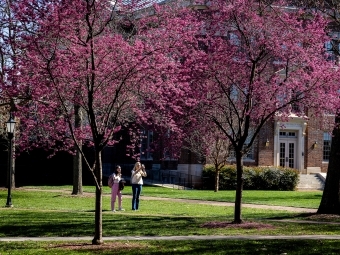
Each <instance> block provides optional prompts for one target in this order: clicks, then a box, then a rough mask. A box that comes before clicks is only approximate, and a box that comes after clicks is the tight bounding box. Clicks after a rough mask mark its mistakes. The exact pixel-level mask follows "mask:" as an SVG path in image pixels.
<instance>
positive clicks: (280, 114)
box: [196, 0, 339, 223]
mask: <svg viewBox="0 0 340 255" xmlns="http://www.w3.org/2000/svg"><path fill="white" fill-rule="evenodd" d="M201 19H202V20H204V21H205V26H204V29H202V30H203V32H202V33H203V34H204V35H205V39H204V41H202V42H203V45H204V47H202V49H203V50H204V51H205V52H206V56H205V58H204V59H202V60H201V62H204V63H205V64H206V66H205V68H204V69H201V70H200V69H197V70H196V71H197V72H199V74H198V75H197V83H196V84H197V90H199V91H204V92H205V93H202V95H201V110H200V111H198V112H199V113H200V114H201V115H204V116H206V122H202V123H201V124H202V125H215V126H216V127H217V128H218V129H219V130H220V132H222V133H223V135H224V136H225V137H226V138H227V139H228V140H229V141H230V144H231V146H232V149H233V150H234V152H235V159H234V160H235V161H236V165H237V188H236V197H235V211H234V223H242V218H241V204H242V190H243V156H244V155H245V154H246V153H247V152H248V151H249V150H250V149H251V147H252V146H253V144H254V141H255V139H256V137H257V136H258V134H259V132H260V130H261V128H262V127H263V126H264V125H265V123H266V122H267V121H269V120H271V119H276V120H281V121H287V120H289V118H290V116H291V114H292V113H294V114H296V115H298V116H300V117H305V110H306V109H307V108H313V109H314V111H315V112H316V113H322V112H323V111H330V110H331V109H332V108H333V107H334V105H335V103H336V102H337V100H338V96H339V95H338V91H339V88H338V84H337V83H336V82H334V75H335V73H336V72H337V70H336V69H334V68H333V63H331V62H327V61H326V57H327V56H326V54H325V51H324V42H325V41H326V40H327V36H326V34H325V25H326V21H325V20H324V19H323V18H322V17H321V16H320V15H318V14H317V13H308V14H307V13H304V12H303V11H301V10H298V9H292V8H288V7H287V8H286V6H285V4H284V3H281V2H275V3H272V4H266V2H263V1H254V0H227V1H226V0H216V1H212V2H209V4H208V5H207V8H206V9H205V10H202V11H201Z"/></svg>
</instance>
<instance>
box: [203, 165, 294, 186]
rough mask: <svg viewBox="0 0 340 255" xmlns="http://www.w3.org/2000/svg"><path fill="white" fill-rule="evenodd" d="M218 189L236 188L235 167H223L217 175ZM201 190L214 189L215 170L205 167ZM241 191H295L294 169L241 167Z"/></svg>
mask: <svg viewBox="0 0 340 255" xmlns="http://www.w3.org/2000/svg"><path fill="white" fill-rule="evenodd" d="M219 177H220V179H219V189H220V190H234V189H235V188H236V166H235V165H225V166H223V167H222V169H221V171H220V174H219ZM203 180H204V182H203V188H204V189H214V184H215V168H214V166H213V165H206V166H205V167H204V169H203ZM243 181H244V182H243V189H245V190H295V189H296V186H297V184H298V181H299V174H298V171H297V170H296V169H291V168H283V167H246V166H244V167H243Z"/></svg>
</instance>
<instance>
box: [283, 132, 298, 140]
mask: <svg viewBox="0 0 340 255" xmlns="http://www.w3.org/2000/svg"><path fill="white" fill-rule="evenodd" d="M280 137H282V138H294V137H296V132H293V131H280Z"/></svg>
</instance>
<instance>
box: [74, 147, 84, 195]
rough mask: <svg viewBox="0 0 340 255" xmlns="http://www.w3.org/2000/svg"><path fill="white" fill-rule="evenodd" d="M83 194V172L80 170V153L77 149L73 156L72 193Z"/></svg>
mask: <svg viewBox="0 0 340 255" xmlns="http://www.w3.org/2000/svg"><path fill="white" fill-rule="evenodd" d="M82 194H83V172H82V155H81V153H80V152H79V150H77V152H76V155H74V156H73V191H72V195H82Z"/></svg>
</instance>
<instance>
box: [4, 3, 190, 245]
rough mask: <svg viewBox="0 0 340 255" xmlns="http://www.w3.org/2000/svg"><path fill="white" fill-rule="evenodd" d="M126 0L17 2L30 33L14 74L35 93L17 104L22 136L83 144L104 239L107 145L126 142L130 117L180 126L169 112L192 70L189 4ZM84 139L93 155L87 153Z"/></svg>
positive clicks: (70, 146)
mask: <svg viewBox="0 0 340 255" xmlns="http://www.w3.org/2000/svg"><path fill="white" fill-rule="evenodd" d="M124 3H125V2H124V1H122V2H121V1H115V2H112V1H106V0H96V1H94V0H86V1H84V0H75V1H59V0H24V1H20V3H17V5H16V6H15V10H16V15H17V18H18V19H19V20H20V22H21V24H22V25H23V26H24V27H25V28H26V32H25V33H23V34H22V41H23V42H24V44H21V45H20V47H21V48H22V49H24V54H22V56H21V57H20V75H18V74H13V76H12V77H11V79H17V80H18V82H19V83H18V84H20V86H18V87H15V88H14V89H13V90H11V91H10V92H11V93H13V94H15V93H17V92H18V91H28V93H29V94H30V96H31V98H32V100H31V101H30V102H29V103H28V104H25V105H23V106H21V107H20V109H19V111H18V115H19V116H20V119H21V123H22V125H21V129H22V134H21V137H20V141H19V142H20V143H19V145H20V148H21V149H24V148H32V147H37V146H41V147H45V148H47V149H48V150H49V151H51V152H52V153H53V152H56V151H59V150H68V151H70V152H71V153H74V145H76V148H77V149H78V151H79V152H80V153H81V155H82V158H83V159H84V162H85V164H86V165H87V167H88V169H89V170H90V171H91V173H92V176H93V180H94V183H95V186H96V195H95V234H94V238H93V241H92V242H93V244H101V243H102V242H103V240H102V186H103V184H102V161H101V152H102V150H103V149H104V148H105V147H106V146H107V145H115V144H116V143H118V142H119V141H118V140H115V138H114V137H115V134H116V133H117V132H118V131H119V130H121V129H122V128H125V127H127V126H128V125H129V123H131V122H135V123H139V124H140V125H143V124H145V125H150V124H153V125H159V126H161V127H163V128H164V127H167V128H168V129H170V130H176V128H177V127H176V125H175V123H174V122H173V121H171V116H172V114H171V113H172V112H174V111H177V112H180V111H181V110H180V109H181V106H180V105H181V104H182V105H185V104H186V102H185V100H183V98H182V95H186V94H185V93H186V91H188V89H185V88H184V89H183V86H181V84H182V83H183V82H184V80H185V79H179V78H178V76H177V75H178V74H179V73H180V72H179V71H178V70H179V67H181V70H184V69H185V68H184V65H183V64H181V61H180V57H185V56H186V55H190V52H189V50H188V49H190V47H192V46H191V45H194V43H195V41H194V40H193V39H194V35H195V30H194V28H195V23H190V25H191V26H190V27H189V28H190V29H188V26H187V25H188V21H187V20H190V15H189V12H190V11H189V10H186V9H183V11H181V10H178V11H172V10H171V8H169V10H170V11H168V10H164V11H163V10H162V9H160V8H158V7H157V6H154V7H152V8H151V7H150V6H149V7H148V8H146V7H147V6H144V3H145V1H135V2H134V4H133V5H129V4H124ZM164 9H166V8H164ZM150 14H152V15H151V16H150ZM144 16H145V18H144ZM184 17H185V18H184ZM192 20H193V19H192ZM191 31H192V32H191ZM184 49H186V51H185V50H184ZM179 88H181V89H179ZM78 108H79V111H80V112H81V113H82V114H83V120H82V121H81V125H78V124H79V123H78V122H79V121H78V120H77V115H76V113H77V109H78ZM76 123H78V124H76ZM83 144H85V145H88V146H91V147H92V148H93V150H92V151H93V155H91V156H89V157H88V156H87V155H85V154H84V153H83V151H82V150H81V146H82V145H83ZM91 159H93V161H91Z"/></svg>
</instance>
